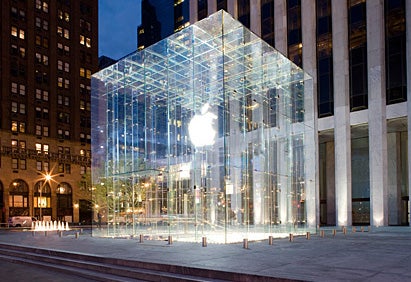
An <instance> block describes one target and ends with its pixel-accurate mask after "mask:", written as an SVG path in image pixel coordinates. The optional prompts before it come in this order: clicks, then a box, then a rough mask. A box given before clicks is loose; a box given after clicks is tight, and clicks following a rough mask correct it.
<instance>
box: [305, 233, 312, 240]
mask: <svg viewBox="0 0 411 282" xmlns="http://www.w3.org/2000/svg"><path fill="white" fill-rule="evenodd" d="M305 238H306V239H307V240H310V238H311V233H310V232H309V231H307V233H306V234H305Z"/></svg>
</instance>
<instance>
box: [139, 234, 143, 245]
mask: <svg viewBox="0 0 411 282" xmlns="http://www.w3.org/2000/svg"><path fill="white" fill-rule="evenodd" d="M143 241H144V236H143V234H140V243H143Z"/></svg>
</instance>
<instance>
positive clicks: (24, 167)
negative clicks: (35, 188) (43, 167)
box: [20, 159, 26, 170]
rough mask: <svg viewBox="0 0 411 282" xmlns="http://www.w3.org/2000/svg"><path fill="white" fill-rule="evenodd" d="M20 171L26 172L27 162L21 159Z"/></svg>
mask: <svg viewBox="0 0 411 282" xmlns="http://www.w3.org/2000/svg"><path fill="white" fill-rule="evenodd" d="M20 169H23V170H26V160H25V159H20Z"/></svg>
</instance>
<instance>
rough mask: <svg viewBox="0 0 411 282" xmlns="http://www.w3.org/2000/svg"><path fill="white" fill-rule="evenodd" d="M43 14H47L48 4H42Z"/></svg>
mask: <svg viewBox="0 0 411 282" xmlns="http://www.w3.org/2000/svg"><path fill="white" fill-rule="evenodd" d="M43 12H45V13H48V12H49V4H47V2H43Z"/></svg>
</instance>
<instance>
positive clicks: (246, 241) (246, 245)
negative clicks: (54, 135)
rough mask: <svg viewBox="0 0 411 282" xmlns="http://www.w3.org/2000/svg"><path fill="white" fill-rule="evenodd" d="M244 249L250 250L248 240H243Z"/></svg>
mask: <svg viewBox="0 0 411 282" xmlns="http://www.w3.org/2000/svg"><path fill="white" fill-rule="evenodd" d="M243 248H244V249H248V239H243Z"/></svg>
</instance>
